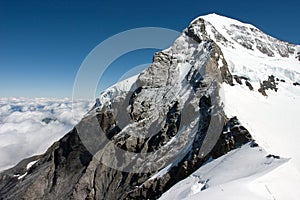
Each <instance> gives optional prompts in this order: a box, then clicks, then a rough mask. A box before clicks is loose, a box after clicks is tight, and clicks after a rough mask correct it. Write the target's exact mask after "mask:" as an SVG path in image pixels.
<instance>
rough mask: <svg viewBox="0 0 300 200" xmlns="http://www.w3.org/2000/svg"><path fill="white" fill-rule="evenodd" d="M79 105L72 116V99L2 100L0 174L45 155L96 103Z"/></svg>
mask: <svg viewBox="0 0 300 200" xmlns="http://www.w3.org/2000/svg"><path fill="white" fill-rule="evenodd" d="M76 104H77V106H76V113H74V115H73V113H72V101H71V100H70V99H47V98H35V99H27V98H0V171H1V170H4V169H7V168H9V167H12V166H14V165H15V164H16V163H17V162H19V161H21V160H22V159H24V158H27V157H29V156H32V155H36V154H41V153H43V152H45V151H46V150H47V148H49V147H50V145H51V144H52V143H53V142H54V141H56V140H58V139H60V138H61V137H62V136H63V135H64V134H66V133H67V132H68V131H69V130H70V129H71V128H73V126H74V124H75V123H77V122H78V121H79V120H80V119H81V117H82V116H83V115H84V114H85V113H86V112H87V111H88V110H89V109H90V108H91V107H92V105H93V102H90V101H84V100H82V101H77V103H76ZM79 108H80V109H79Z"/></svg>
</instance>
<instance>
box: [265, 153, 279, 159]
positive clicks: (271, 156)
mask: <svg viewBox="0 0 300 200" xmlns="http://www.w3.org/2000/svg"><path fill="white" fill-rule="evenodd" d="M266 158H275V159H280V156H275V155H272V154H269V155H267V156H266Z"/></svg>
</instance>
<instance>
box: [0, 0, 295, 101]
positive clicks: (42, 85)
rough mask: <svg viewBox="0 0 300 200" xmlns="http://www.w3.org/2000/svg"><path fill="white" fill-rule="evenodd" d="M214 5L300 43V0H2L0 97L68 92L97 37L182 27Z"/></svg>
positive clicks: (124, 66) (125, 62)
mask: <svg viewBox="0 0 300 200" xmlns="http://www.w3.org/2000/svg"><path fill="white" fill-rule="evenodd" d="M213 12H214V13H217V14H221V15H225V16H228V17H231V18H235V19H238V20H241V21H244V22H249V23H252V24H254V25H255V26H257V27H258V28H260V29H261V30H262V31H264V32H266V33H268V34H270V35H272V36H274V37H276V38H279V39H282V40H286V41H288V42H291V43H295V44H300V20H299V19H300V1H299V0H285V1H279V0H272V1H271V0H262V1H237V0H235V1H233V0H197V1H195V0H191V1H183V0H181V1H177V0H171V1H169V0H164V1H162V0H160V1H159V0H151V1H150V0H139V1H136V0H131V1H121V0H120V1H115V0H110V1H108V0H101V1H100V0H99V1H94V0H82V1H78V0H43V1H37V0H36V1H34V0H26V1H21V0H20V1H15V0H0V96H1V97H9V96H15V97H18V96H25V97H71V95H72V87H73V82H74V79H75V76H76V72H77V70H78V68H79V67H80V64H81V63H82V61H83V59H84V58H85V57H86V56H87V54H88V53H89V52H90V51H91V50H92V49H93V48H94V47H95V46H96V45H98V44H99V43H100V42H101V41H103V40H105V39H107V38H108V37H110V36H112V35H114V34H117V33H119V32H121V31H125V30H128V29H132V28H137V27H145V26H154V27H165V28H170V29H174V30H178V31H180V32H181V31H182V29H184V28H185V27H186V26H187V25H188V24H189V22H190V21H191V20H193V19H194V18H195V17H197V16H200V15H205V14H208V13H213ZM153 52H154V50H151V49H148V50H145V51H143V52H140V51H137V52H133V53H131V54H129V55H127V56H123V57H122V58H120V59H119V60H117V61H116V62H115V63H114V64H113V65H114V67H112V71H111V72H110V73H107V75H106V77H107V78H108V79H109V80H110V81H111V83H112V82H113V81H116V80H118V78H120V77H118V76H120V75H122V73H124V72H125V71H127V70H129V69H130V66H136V65H138V64H143V63H147V62H151V59H152V54H153ZM121 72H122V73H121ZM113 75H115V76H113ZM100 87H105V85H103V86H100Z"/></svg>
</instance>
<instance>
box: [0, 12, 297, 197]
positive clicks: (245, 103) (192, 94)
mask: <svg viewBox="0 0 300 200" xmlns="http://www.w3.org/2000/svg"><path fill="white" fill-rule="evenodd" d="M279 26H280V24H279ZM299 56H300V46H297V45H293V44H290V43H287V42H284V41H280V40H277V39H275V38H273V37H271V36H268V35H266V34H264V33H263V32H261V31H260V30H259V29H257V28H256V27H254V26H252V25H249V24H244V23H241V22H239V21H236V20H233V19H229V18H226V17H223V16H219V15H216V14H210V15H206V16H202V17H199V18H197V19H195V20H194V21H193V22H192V23H191V24H190V25H189V26H188V27H187V28H186V29H185V30H183V32H182V35H181V36H180V37H179V38H177V39H176V40H175V41H174V43H173V44H172V46H171V47H170V48H168V49H166V50H163V51H161V52H157V53H156V54H155V55H154V57H153V63H152V64H151V65H150V66H149V67H148V68H147V69H146V70H144V71H143V72H141V73H140V74H139V75H137V76H134V77H131V78H129V79H126V80H124V81H121V82H119V83H117V84H116V85H114V86H112V87H110V88H108V89H107V90H105V91H104V92H103V93H102V94H101V95H100V97H99V98H98V99H97V101H96V104H95V106H94V107H93V109H92V110H91V111H90V112H88V113H87V114H86V116H85V117H84V118H83V119H82V120H81V121H80V122H79V123H78V125H76V126H75V127H74V129H73V130H72V131H70V132H69V133H67V134H66V135H65V136H64V137H63V138H62V139H60V140H59V141H57V142H56V143H54V144H53V145H52V146H51V147H50V148H49V149H48V150H47V152H46V153H44V154H43V155H39V156H34V157H31V158H28V159H25V160H23V161H21V162H20V163H19V164H18V165H16V166H15V167H14V168H11V169H9V170H6V171H4V172H2V173H1V174H0V180H1V181H0V197H1V199H55V198H59V199H157V198H162V199H183V198H188V199H200V198H206V199H219V198H223V199H224V198H225V199H226V198H227V197H228V199H247V198H248V199H297V197H299V196H300V193H299V192H298V190H297V188H298V187H299V186H300V185H299V184H300V181H299V180H300V174H299V170H300V156H299V154H298V151H297V150H298V146H297V141H298V139H300V136H299V134H298V132H299V131H298V130H299V118H297V116H296V114H297V113H298V111H300V108H299V102H300V86H299V82H300V57H299Z"/></svg>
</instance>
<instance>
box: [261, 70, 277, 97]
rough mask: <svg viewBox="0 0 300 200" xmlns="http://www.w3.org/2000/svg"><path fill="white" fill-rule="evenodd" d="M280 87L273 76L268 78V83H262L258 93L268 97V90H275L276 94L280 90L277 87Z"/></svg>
mask: <svg viewBox="0 0 300 200" xmlns="http://www.w3.org/2000/svg"><path fill="white" fill-rule="evenodd" d="M277 85H278V83H277V82H276V81H275V77H274V76H273V75H271V76H269V77H268V80H267V81H263V82H262V83H260V88H259V89H258V91H259V92H260V93H261V94H262V95H264V96H268V95H267V93H266V90H268V89H271V90H274V91H275V92H277V90H278V88H277V87H276V86H277Z"/></svg>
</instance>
